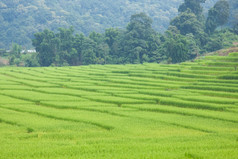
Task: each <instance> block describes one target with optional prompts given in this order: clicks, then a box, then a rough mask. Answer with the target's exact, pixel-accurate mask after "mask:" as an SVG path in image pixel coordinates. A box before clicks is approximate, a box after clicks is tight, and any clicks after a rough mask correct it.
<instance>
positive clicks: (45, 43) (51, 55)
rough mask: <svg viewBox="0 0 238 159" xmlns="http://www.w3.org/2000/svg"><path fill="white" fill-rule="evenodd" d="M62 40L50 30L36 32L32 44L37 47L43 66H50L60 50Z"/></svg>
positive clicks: (40, 62)
mask: <svg viewBox="0 0 238 159" xmlns="http://www.w3.org/2000/svg"><path fill="white" fill-rule="evenodd" d="M59 43H60V40H59V38H57V37H56V36H55V34H54V32H52V31H50V30H44V31H43V32H39V33H36V34H35V39H33V40H32V45H33V46H34V47H35V48H36V51H37V52H38V53H39V54H38V59H39V64H40V65H41V66H50V65H51V64H52V63H53V62H54V60H55V56H56V54H57V52H58V51H59Z"/></svg>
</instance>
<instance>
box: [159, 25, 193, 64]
mask: <svg viewBox="0 0 238 159" xmlns="http://www.w3.org/2000/svg"><path fill="white" fill-rule="evenodd" d="M170 29H172V30H170ZM175 30H176V29H175V28H173V27H172V28H169V30H168V31H166V33H165V39H166V40H165V42H164V44H163V47H162V48H163V51H165V53H164V54H165V55H166V57H167V59H168V61H170V60H171V62H172V63H179V62H183V61H186V60H188V59H189V55H188V52H189V42H188V40H187V38H186V37H185V36H183V35H181V34H178V33H177V31H176V32H173V31H175Z"/></svg>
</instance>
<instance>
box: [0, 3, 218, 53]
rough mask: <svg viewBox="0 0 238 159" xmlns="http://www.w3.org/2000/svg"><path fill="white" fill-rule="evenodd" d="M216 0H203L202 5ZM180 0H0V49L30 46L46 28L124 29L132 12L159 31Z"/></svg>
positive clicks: (164, 28) (81, 30) (208, 4)
mask: <svg viewBox="0 0 238 159" xmlns="http://www.w3.org/2000/svg"><path fill="white" fill-rule="evenodd" d="M216 1H217V0H207V2H206V4H205V6H206V8H209V7H211V6H212V5H213V4H214V3H215V2H216ZM182 2H183V0H1V1H0V48H9V47H10V46H11V44H12V43H13V42H15V43H18V44H20V45H22V46H24V47H26V48H30V47H31V38H33V35H34V33H36V32H38V31H42V30H44V29H46V28H48V29H51V30H57V28H59V27H69V26H74V28H75V30H76V32H77V33H84V34H86V35H88V34H89V33H90V32H92V31H96V32H103V31H104V30H105V29H106V28H110V27H118V28H124V27H126V25H127V23H128V22H129V20H130V16H131V15H132V14H134V13H138V12H145V13H147V14H148V15H149V16H150V17H151V18H152V19H153V21H154V23H153V27H154V28H155V29H156V30H157V31H159V32H163V31H165V30H166V29H167V27H168V25H169V21H170V20H171V19H172V18H173V17H175V16H176V15H177V8H178V6H179V5H180V4H181V3H182Z"/></svg>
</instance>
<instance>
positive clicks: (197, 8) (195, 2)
mask: <svg viewBox="0 0 238 159" xmlns="http://www.w3.org/2000/svg"><path fill="white" fill-rule="evenodd" d="M205 2H206V0H184V3H183V4H181V5H180V6H179V9H178V11H179V12H186V11H187V10H188V9H189V10H191V11H192V12H193V13H194V14H195V15H196V16H201V14H202V11H203V8H202V6H201V4H200V3H205Z"/></svg>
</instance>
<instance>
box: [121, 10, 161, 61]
mask: <svg viewBox="0 0 238 159" xmlns="http://www.w3.org/2000/svg"><path fill="white" fill-rule="evenodd" d="M154 35H156V32H155V31H154V30H153V28H152V19H151V18H150V17H148V16H147V15H146V14H145V13H139V14H134V15H132V16H131V19H130V22H129V24H128V26H127V30H126V33H125V37H124V40H123V46H124V48H123V49H124V50H123V51H124V52H125V53H126V55H125V62H126V63H127V62H129V63H143V62H146V58H143V57H146V56H149V55H150V53H151V52H152V51H154V49H157V48H152V47H150V46H152V45H151V44H150V43H151V42H156V41H155V37H154Z"/></svg>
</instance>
